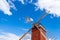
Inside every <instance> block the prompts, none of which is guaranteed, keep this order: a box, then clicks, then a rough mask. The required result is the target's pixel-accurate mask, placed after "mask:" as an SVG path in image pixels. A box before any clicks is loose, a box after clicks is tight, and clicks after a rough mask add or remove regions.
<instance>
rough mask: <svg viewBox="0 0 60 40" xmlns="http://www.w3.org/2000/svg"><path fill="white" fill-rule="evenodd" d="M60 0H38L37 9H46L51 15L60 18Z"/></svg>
mask: <svg viewBox="0 0 60 40" xmlns="http://www.w3.org/2000/svg"><path fill="white" fill-rule="evenodd" d="M59 4H60V0H38V2H36V3H35V5H36V6H37V8H38V7H39V8H40V9H41V10H43V9H46V10H50V14H53V15H54V16H57V17H59V16H60V5H59Z"/></svg>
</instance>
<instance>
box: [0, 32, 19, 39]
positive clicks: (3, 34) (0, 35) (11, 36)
mask: <svg viewBox="0 0 60 40" xmlns="http://www.w3.org/2000/svg"><path fill="white" fill-rule="evenodd" d="M0 40H19V36H17V35H15V34H13V33H7V32H0Z"/></svg>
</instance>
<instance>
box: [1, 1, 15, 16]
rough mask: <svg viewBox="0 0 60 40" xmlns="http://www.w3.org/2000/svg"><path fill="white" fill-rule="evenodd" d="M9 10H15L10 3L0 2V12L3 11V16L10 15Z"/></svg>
mask: <svg viewBox="0 0 60 40" xmlns="http://www.w3.org/2000/svg"><path fill="white" fill-rule="evenodd" d="M10 4H11V5H10ZM11 8H14V9H15V6H14V4H13V3H12V2H11V1H9V2H7V1H6V0H0V11H3V12H4V14H8V15H12V12H11V11H10V9H11Z"/></svg>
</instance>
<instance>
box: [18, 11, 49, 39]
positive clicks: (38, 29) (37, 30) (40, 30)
mask: <svg viewBox="0 0 60 40" xmlns="http://www.w3.org/2000/svg"><path fill="white" fill-rule="evenodd" d="M49 12H50V11H46V12H45V13H44V14H43V15H42V16H41V17H40V18H39V19H38V21H37V22H36V23H34V24H33V26H32V28H30V29H29V30H28V31H27V32H26V33H25V34H24V35H23V36H22V37H21V38H20V39H19V40H22V38H23V37H24V36H26V35H27V33H28V32H30V31H31V32H32V33H31V40H47V39H46V30H45V28H44V27H43V26H42V25H41V24H40V21H41V20H42V19H43V18H44V17H45V16H46V15H47V14H48V13H49Z"/></svg>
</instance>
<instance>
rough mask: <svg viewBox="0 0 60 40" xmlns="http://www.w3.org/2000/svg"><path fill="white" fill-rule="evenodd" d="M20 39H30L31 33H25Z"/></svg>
mask: <svg viewBox="0 0 60 40" xmlns="http://www.w3.org/2000/svg"><path fill="white" fill-rule="evenodd" d="M22 40H31V34H27V35H26V36H24V37H23V38H22Z"/></svg>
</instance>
